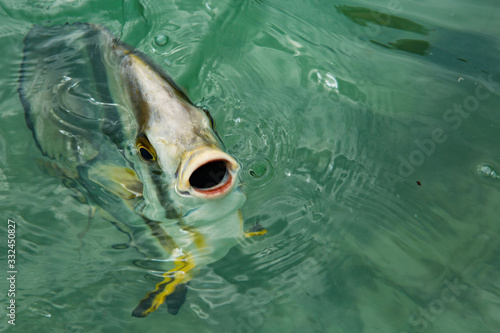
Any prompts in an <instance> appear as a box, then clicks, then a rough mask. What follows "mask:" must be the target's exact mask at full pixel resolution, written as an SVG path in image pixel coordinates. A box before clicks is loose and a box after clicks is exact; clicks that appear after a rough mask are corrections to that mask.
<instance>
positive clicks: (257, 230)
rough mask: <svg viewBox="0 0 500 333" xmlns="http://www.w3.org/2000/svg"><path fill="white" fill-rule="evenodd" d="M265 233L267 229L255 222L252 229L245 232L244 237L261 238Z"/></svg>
mask: <svg viewBox="0 0 500 333" xmlns="http://www.w3.org/2000/svg"><path fill="white" fill-rule="evenodd" d="M265 233H267V229H266V228H264V227H263V226H261V225H260V224H259V222H257V223H255V225H254V226H253V227H251V228H250V229H248V230H247V231H245V237H247V238H248V237H253V236H262V235H264V234H265Z"/></svg>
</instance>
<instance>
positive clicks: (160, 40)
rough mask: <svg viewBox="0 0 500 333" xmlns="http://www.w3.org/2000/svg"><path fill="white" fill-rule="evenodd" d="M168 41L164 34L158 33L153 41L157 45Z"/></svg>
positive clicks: (162, 44)
mask: <svg viewBox="0 0 500 333" xmlns="http://www.w3.org/2000/svg"><path fill="white" fill-rule="evenodd" d="M167 42H168V37H167V36H165V35H164V34H159V35H157V36H156V37H155V43H156V45H158V46H164V45H165V44H167Z"/></svg>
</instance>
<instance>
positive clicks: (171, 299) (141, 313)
mask: <svg viewBox="0 0 500 333" xmlns="http://www.w3.org/2000/svg"><path fill="white" fill-rule="evenodd" d="M175 264H176V267H175V268H174V269H172V270H170V271H168V272H166V273H165V274H163V278H164V279H163V281H162V282H160V283H158V284H157V285H156V288H155V290H153V291H152V292H150V293H148V294H147V295H146V297H144V298H143V299H142V300H141V301H140V302H139V305H138V306H137V307H136V308H135V309H134V311H132V316H134V317H139V318H144V317H146V316H147V315H148V314H150V313H151V312H153V311H155V310H156V309H158V307H159V306H160V305H161V304H162V303H164V302H165V301H166V302H167V305H168V312H169V313H171V314H177V312H178V311H179V308H180V306H181V305H182V303H183V302H184V299H185V297H186V292H187V288H186V286H185V285H184V287H183V283H184V284H185V283H187V282H188V281H189V278H190V277H189V274H188V272H189V271H190V270H192V269H193V268H194V267H195V264H194V260H193V258H192V257H191V256H190V255H189V254H188V255H183V256H181V257H179V258H178V259H176V260H175ZM183 288H184V289H183Z"/></svg>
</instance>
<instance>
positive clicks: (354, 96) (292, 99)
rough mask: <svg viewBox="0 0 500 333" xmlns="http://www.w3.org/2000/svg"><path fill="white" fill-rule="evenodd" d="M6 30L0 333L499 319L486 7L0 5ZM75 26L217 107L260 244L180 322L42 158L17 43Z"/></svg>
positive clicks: (454, 324) (494, 64) (246, 245)
mask: <svg viewBox="0 0 500 333" xmlns="http://www.w3.org/2000/svg"><path fill="white" fill-rule="evenodd" d="M0 17H1V18H2V20H1V22H0V38H1V41H0V42H1V45H2V52H3V54H2V59H1V60H0V73H1V74H0V80H1V83H2V84H1V87H0V96H1V112H0V118H1V121H0V135H1V136H0V180H1V183H0V191H1V192H0V199H1V200H0V205H1V219H2V226H3V227H2V228H1V232H0V237H1V238H0V239H1V244H6V240H7V228H6V224H7V219H8V218H10V219H13V220H15V221H16V222H17V226H18V229H17V233H16V237H17V238H16V239H17V240H18V242H17V247H16V251H17V258H16V262H17V266H18V271H19V273H18V275H17V281H16V286H17V293H16V304H17V312H16V326H15V327H10V325H8V324H7V319H6V317H5V316H3V319H2V321H1V322H0V330H2V331H16V330H17V331H19V332H142V331H149V332H164V331H178V332H200V331H203V332H276V331H283V332H346V333H355V332H365V333H371V332H398V333H399V332H495V331H496V330H497V328H498V327H500V320H499V318H500V317H499V315H498V314H499V311H500V284H499V282H498V281H499V280H498V276H499V274H500V264H499V261H498V257H499V250H498V244H499V241H500V239H499V238H500V237H499V236H500V223H499V222H498V215H499V214H498V213H499V209H498V202H499V200H500V195H499V191H498V189H499V186H500V180H499V179H498V177H497V176H495V172H500V154H499V149H498V141H499V140H498V139H499V137H500V135H499V134H498V132H499V126H500V115H499V114H498V105H500V68H499V67H500V61H499V56H498V54H499V51H500V39H499V37H500V36H499V31H500V21H499V20H498V18H499V17H500V6H499V5H498V4H497V3H496V2H495V1H492V0H480V1H475V2H474V3H472V2H470V1H462V0H447V1H441V2H439V4H437V3H435V2H429V1H420V2H415V1H409V0H402V1H398V0H394V1H392V0H391V1H346V2H339V1H334V2H326V1H320V2H315V1H306V2H304V1H295V0H293V1H287V2H280V1H229V0H226V1H217V2H216V1H204V2H199V1H166V2H165V1H141V2H136V1H127V0H126V1H106V2H102V1H79V2H65V1H33V2H28V1H11V0H4V1H3V2H2V3H1V4H0ZM65 22H70V23H73V22H92V23H99V24H103V25H105V26H107V27H108V28H109V29H110V30H111V31H112V32H113V33H115V34H116V35H118V36H120V38H121V39H122V40H124V41H125V42H127V43H130V44H132V45H134V46H136V47H137V48H139V49H140V50H141V51H143V52H145V53H146V54H148V55H149V56H150V57H151V58H153V59H154V60H155V61H156V62H157V63H158V64H159V65H160V66H162V67H163V68H164V69H165V70H166V71H167V72H168V73H169V74H170V75H171V76H172V78H173V79H174V80H175V81H176V82H177V83H178V84H179V85H180V86H182V87H184V88H185V89H186V91H187V93H188V95H189V96H190V98H191V99H192V100H193V101H194V102H195V103H197V104H198V105H200V106H204V107H206V108H208V109H209V110H211V112H212V115H213V116H214V118H215V121H216V124H217V129H218V132H219V133H220V135H221V137H222V140H223V141H224V142H225V144H226V147H227V148H228V150H229V152H230V153H231V154H232V155H234V156H236V158H237V159H238V161H239V162H240V163H241V164H242V166H243V181H244V182H245V184H246V185H245V190H246V192H247V196H248V200H247V202H246V204H245V206H244V207H243V215H244V217H245V221H246V222H245V223H246V224H247V225H252V224H253V223H255V222H256V221H259V222H260V223H261V224H262V225H263V226H265V227H266V228H268V230H269V232H268V234H267V235H265V236H263V237H261V238H257V239H255V238H254V239H250V240H247V241H245V242H243V243H242V244H240V245H239V246H237V247H235V248H233V249H232V250H231V251H230V252H229V254H228V255H227V256H226V257H224V258H223V259H222V260H221V261H219V262H217V263H215V264H212V265H210V266H208V267H205V268H203V269H202V271H201V274H200V275H199V276H198V277H197V278H196V279H194V280H193V281H192V282H191V283H190V290H189V292H188V297H187V300H186V303H185V304H184V306H183V308H182V309H181V311H180V312H179V314H178V315H177V316H171V315H169V314H168V313H167V311H166V308H160V309H159V310H158V311H156V312H155V313H153V314H151V315H150V316H149V317H147V318H146V319H137V318H132V317H131V316H130V313H131V310H132V309H133V308H134V307H135V305H136V302H137V300H139V299H141V298H142V297H143V296H144V292H147V291H149V288H150V286H151V285H153V284H154V282H156V281H157V280H156V278H155V277H154V276H153V275H152V274H150V272H149V271H148V269H147V268H145V267H143V266H142V265H141V262H142V260H143V259H144V255H143V254H141V253H140V252H138V251H137V249H136V248H134V247H130V246H126V245H124V244H128V242H129V238H128V236H127V235H126V234H124V233H123V232H121V231H119V230H118V229H117V228H115V227H114V226H113V225H111V224H110V223H109V222H107V221H105V220H104V219H103V218H101V217H99V216H96V217H94V218H93V219H92V220H91V222H90V224H89V207H87V206H85V205H82V204H81V203H80V202H78V201H77V200H75V199H74V198H73V197H72V194H73V193H72V192H71V191H70V190H69V189H67V188H66V187H64V186H63V185H62V184H61V183H60V181H59V180H58V179H56V178H53V177H51V176H49V175H47V174H46V173H44V172H43V170H42V168H40V167H39V166H38V165H37V160H38V159H39V158H40V157H41V153H40V152H39V151H38V149H37V147H36V145H35V144H34V142H33V139H32V135H31V132H30V131H29V130H28V128H27V127H26V125H25V122H24V114H23V109H22V106H21V104H20V102H19V99H18V97H17V92H16V90H17V79H18V76H19V73H18V71H19V66H20V63H21V60H22V40H23V38H24V36H25V34H26V33H27V32H28V31H29V29H30V28H31V26H32V24H33V23H37V24H43V25H51V24H63V23H65ZM142 241H143V242H146V243H147V237H146V238H145V239H143V240H142ZM151 241H153V239H151ZM6 249H7V248H6V246H5V245H2V251H3V252H4V253H6ZM6 260H7V257H6V254H4V255H3V257H2V258H1V261H2V263H4V262H6ZM2 267H4V268H3V270H4V272H5V271H6V268H5V267H6V264H5V265H4V264H2ZM4 275H6V273H4ZM2 281H4V282H2V284H1V287H2V290H3V291H2V293H1V295H2V296H1V298H0V299H2V304H7V301H8V300H7V298H6V292H5V291H6V290H7V289H8V286H7V284H6V283H5V279H4V278H2ZM2 313H3V312H2Z"/></svg>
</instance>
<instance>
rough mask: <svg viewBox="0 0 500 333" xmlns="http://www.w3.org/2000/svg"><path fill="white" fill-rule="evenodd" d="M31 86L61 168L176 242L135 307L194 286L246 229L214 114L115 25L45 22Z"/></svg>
mask: <svg viewBox="0 0 500 333" xmlns="http://www.w3.org/2000/svg"><path fill="white" fill-rule="evenodd" d="M19 95H20V98H21V101H22V104H23V106H24V108H25V114H26V121H27V124H28V127H29V128H30V129H31V130H32V132H33V136H34V139H35V141H36V143H37V145H38V147H39V148H40V150H41V152H42V153H43V155H44V156H45V160H46V164H47V165H49V166H50V168H49V169H50V170H52V172H53V173H54V174H57V175H58V176H60V177H61V178H63V180H64V181H65V183H66V184H67V185H68V186H70V187H73V188H75V189H77V190H78V191H79V192H80V193H82V196H83V198H84V200H85V201H87V202H89V203H91V204H95V205H97V206H99V207H101V208H102V209H103V210H104V211H105V212H107V215H108V216H111V218H113V219H115V220H118V221H120V220H122V219H123V218H124V216H126V215H129V214H131V213H135V214H137V215H139V216H140V218H141V219H142V220H144V221H145V222H146V224H147V225H148V226H149V227H150V228H151V230H152V234H153V235H154V236H155V237H156V238H157V239H158V241H159V244H160V245H161V247H162V248H163V249H165V250H166V251H167V252H168V255H167V258H168V259H170V260H172V263H173V265H174V266H175V267H174V268H172V270H170V271H168V272H166V273H165V274H164V281H162V282H160V283H159V284H158V285H157V286H156V289H155V290H154V291H153V292H150V293H149V294H148V296H147V297H146V298H144V299H143V300H142V301H141V303H140V304H139V306H138V307H137V308H136V309H135V310H134V312H133V315H134V316H137V317H144V316H146V315H147V314H148V313H150V312H152V311H154V310H156V308H157V307H158V306H159V305H160V304H161V303H163V302H164V300H165V299H166V298H167V297H168V296H169V295H171V294H175V293H179V292H180V293H182V292H184V293H185V287H184V289H183V287H182V286H185V283H187V282H188V281H189V279H190V278H191V277H192V272H193V269H194V267H196V266H199V265H206V264H208V263H211V262H213V261H216V260H218V259H220V258H221V257H222V256H224V255H225V254H226V253H227V252H228V251H229V249H230V248H231V247H232V246H234V245H235V244H237V243H238V241H239V240H240V239H241V238H243V237H244V235H245V234H244V232H243V229H242V217H241V212H240V210H239V209H240V207H241V206H242V205H243V203H244V201H245V195H244V193H243V192H242V191H241V188H240V184H239V180H238V173H239V170H240V167H239V164H238V163H237V162H236V160H235V159H234V158H233V157H232V156H230V155H228V154H227V153H226V152H225V151H224V148H223V145H222V143H221V141H220V140H219V138H218V135H217V134H216V132H215V130H214V128H213V121H212V119H211V117H210V115H209V114H208V112H206V111H204V110H202V109H200V108H197V107H195V106H193V104H192V103H191V102H190V101H189V99H188V98H187V96H186V95H185V94H184V93H183V92H182V91H181V90H180V89H179V88H178V87H177V86H176V85H175V83H174V82H173V81H172V80H171V79H170V78H168V76H167V75H165V74H164V73H163V72H162V71H161V70H160V69H159V68H157V67H156V66H155V65H154V64H153V63H152V62H151V61H149V60H148V59H147V58H146V57H145V56H144V55H142V54H140V53H139V52H137V51H135V50H133V49H132V48H131V47H130V46H128V45H126V44H124V43H121V42H119V41H118V40H117V39H116V38H115V37H114V36H113V35H111V34H110V33H109V32H108V31H107V30H106V29H105V28H103V27H100V26H96V25H91V24H74V25H64V26H53V27H40V26H35V27H34V28H33V29H32V30H31V32H30V33H29V34H28V35H27V37H26V39H25V50H24V59H23V65H22V69H21V77H20V88H19ZM179 290H180V291H179ZM181 304H182V302H181ZM179 306H180V305H179ZM170 310H171V309H170V306H169V312H172V313H174V312H176V310H175V309H173V310H172V311H170Z"/></svg>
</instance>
